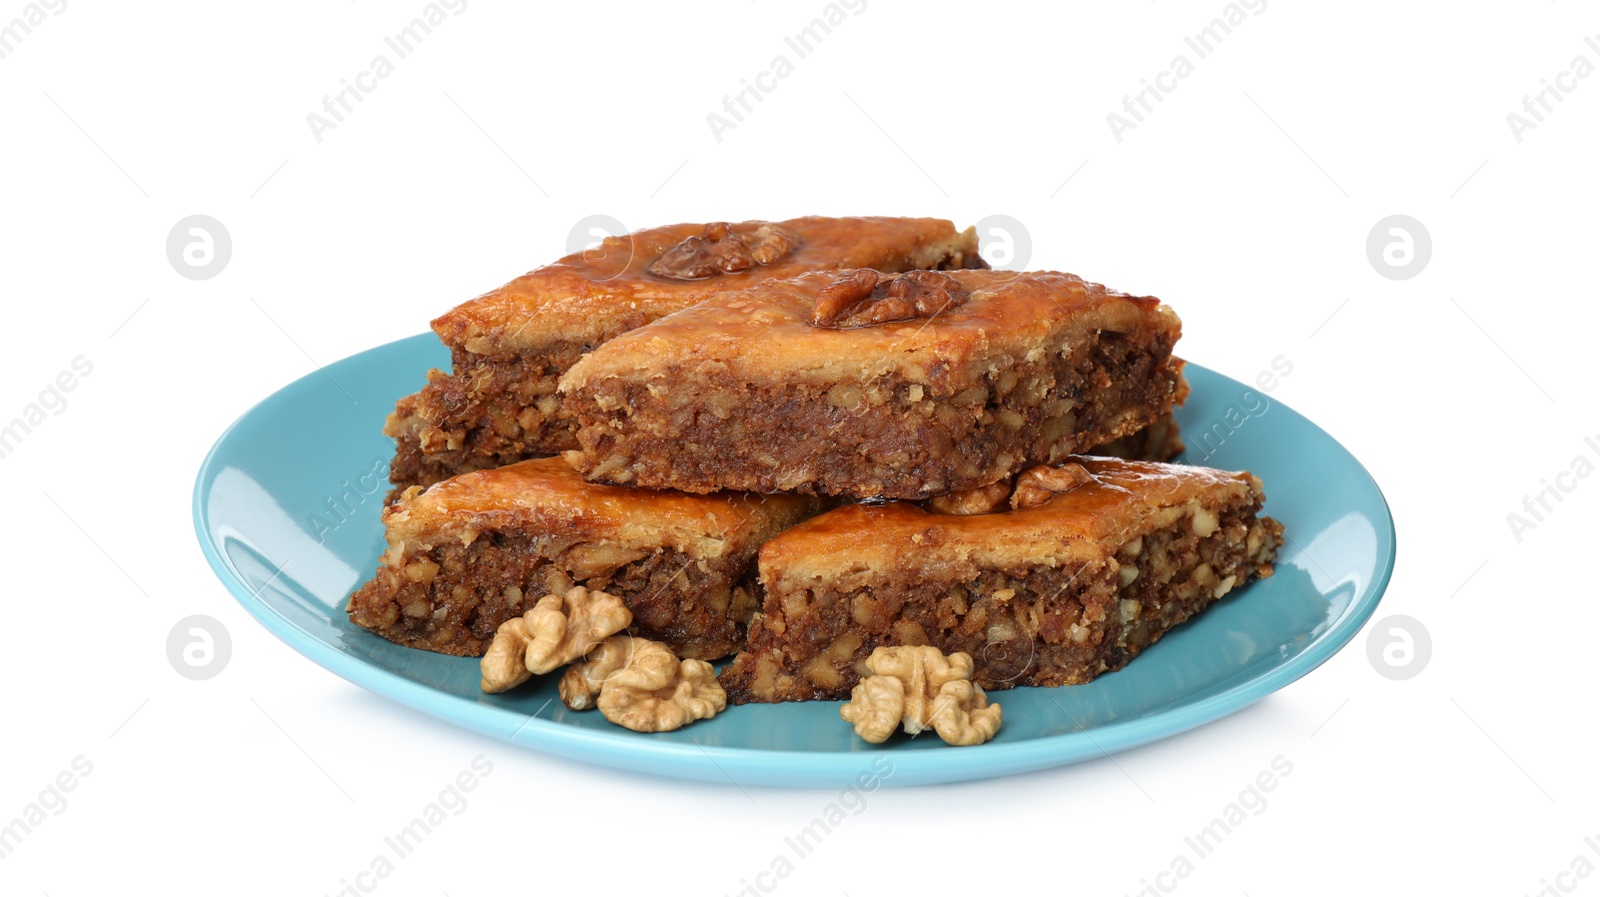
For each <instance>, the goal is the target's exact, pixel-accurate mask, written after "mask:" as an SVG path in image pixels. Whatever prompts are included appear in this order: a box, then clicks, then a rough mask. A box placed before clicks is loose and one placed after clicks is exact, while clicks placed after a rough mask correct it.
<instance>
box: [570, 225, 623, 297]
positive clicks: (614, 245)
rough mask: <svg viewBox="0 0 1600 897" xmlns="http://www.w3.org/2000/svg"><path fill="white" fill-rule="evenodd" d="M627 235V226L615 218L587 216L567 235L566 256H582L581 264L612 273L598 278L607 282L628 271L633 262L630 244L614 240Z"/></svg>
mask: <svg viewBox="0 0 1600 897" xmlns="http://www.w3.org/2000/svg"><path fill="white" fill-rule="evenodd" d="M627 235H628V228H627V226H626V225H624V224H623V223H622V222H621V221H619V220H617V219H616V218H613V217H611V216H610V215H590V216H589V217H587V218H584V219H582V220H580V221H579V222H578V223H577V224H574V225H573V226H572V230H570V231H568V232H567V255H578V254H579V253H582V254H583V261H584V263H585V264H587V265H590V266H592V267H594V268H596V269H598V270H602V271H609V272H614V273H611V274H609V275H607V276H606V277H603V278H601V280H602V281H605V280H610V279H611V278H613V277H616V276H617V275H619V274H621V273H623V272H624V271H626V270H628V265H630V264H631V263H632V262H633V241H632V240H622V239H617V238H619V237H626V236H627Z"/></svg>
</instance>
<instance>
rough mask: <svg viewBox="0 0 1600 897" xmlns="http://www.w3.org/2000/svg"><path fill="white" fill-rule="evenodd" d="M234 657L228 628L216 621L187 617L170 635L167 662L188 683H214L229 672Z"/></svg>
mask: <svg viewBox="0 0 1600 897" xmlns="http://www.w3.org/2000/svg"><path fill="white" fill-rule="evenodd" d="M232 656H233V638H232V637H231V636H229V635H228V627H226V626H223V625H222V621H221V620H218V619H216V618H214V617H208V616H206V615H205V614H195V615H194V616H192V617H184V618H183V619H181V620H179V621H178V622H177V624H176V625H174V626H173V627H172V631H171V632H168V633H167V662H168V663H170V664H172V668H173V669H174V670H176V671H177V673H178V675H180V676H182V677H183V678H185V679H192V680H194V681H196V682H201V681H204V680H206V679H213V678H215V677H216V676H217V675H218V674H220V673H221V672H222V671H223V670H225V669H227V667H228V659H229V658H231V657H232Z"/></svg>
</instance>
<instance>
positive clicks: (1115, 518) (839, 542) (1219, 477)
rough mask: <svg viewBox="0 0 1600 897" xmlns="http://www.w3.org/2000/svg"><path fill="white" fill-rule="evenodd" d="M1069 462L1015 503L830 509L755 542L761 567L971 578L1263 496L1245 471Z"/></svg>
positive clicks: (1062, 559) (765, 571)
mask: <svg viewBox="0 0 1600 897" xmlns="http://www.w3.org/2000/svg"><path fill="white" fill-rule="evenodd" d="M1073 464H1077V465H1081V467H1082V470H1083V472H1085V473H1086V474H1087V478H1084V479H1082V482H1081V484H1079V485H1076V486H1074V487H1072V488H1070V489H1069V490H1068V491H1065V492H1062V493H1060V494H1056V495H1055V496H1054V497H1053V498H1049V499H1048V500H1046V501H1044V502H1043V503H1042V504H1039V505H1037V506H1034V507H1024V509H1022V510H1012V509H1011V505H1010V504H1009V503H1001V504H1000V510H998V511H996V512H994V513H990V514H974V515H958V514H940V513H936V512H932V511H929V510H925V509H924V508H922V507H920V506H918V505H915V504H912V503H910V502H898V501H897V502H889V503H887V504H854V505H846V506H844V507H842V508H838V509H836V510H833V511H829V512H828V513H826V514H822V515H821V516H818V517H813V518H812V519H810V520H808V521H806V522H805V523H802V524H800V525H799V526H796V527H794V528H793V529H790V530H788V531H787V532H785V533H783V534H782V535H779V536H778V537H777V538H775V539H773V540H772V541H770V542H768V543H767V544H766V545H765V546H763V547H762V549H761V562H760V563H761V575H762V577H763V579H764V580H765V581H766V582H767V584H768V585H769V586H772V585H775V583H774V582H773V580H772V577H773V576H775V575H777V574H778V572H779V571H781V572H782V574H783V575H784V576H785V577H787V578H789V579H790V580H797V581H799V582H798V583H797V584H799V585H803V580H805V579H807V578H818V577H821V578H827V579H836V578H838V577H841V576H848V575H849V574H851V573H852V572H855V571H863V570H880V571H881V570H888V569H894V568H895V567H897V566H898V567H904V566H914V567H916V568H918V569H924V570H926V571H927V572H928V574H929V575H930V577H932V578H938V575H937V570H936V569H935V568H938V567H940V566H949V567H951V568H952V570H951V574H952V576H954V577H959V578H970V577H971V576H972V575H974V571H975V570H976V569H977V568H992V567H996V566H998V567H1008V566H1009V567H1017V566H1025V565H1033V564H1038V563H1051V562H1054V563H1059V564H1065V563H1082V562H1086V561H1092V560H1095V559H1097V558H1102V557H1105V556H1108V555H1110V554H1113V553H1115V552H1116V551H1117V549H1118V548H1119V547H1120V546H1121V545H1122V544H1123V543H1124V542H1126V541H1128V540H1129V539H1132V538H1133V537H1134V536H1135V535H1137V534H1138V533H1140V532H1142V528H1145V527H1153V526H1159V525H1166V524H1163V522H1162V521H1163V519H1164V518H1168V517H1170V518H1172V519H1173V520H1176V519H1177V517H1179V516H1180V515H1181V514H1182V513H1184V512H1185V511H1186V510H1192V508H1193V507H1198V506H1201V505H1206V506H1213V505H1214V504H1216V503H1235V502H1238V501H1241V500H1244V499H1246V498H1247V497H1253V498H1254V499H1256V500H1259V499H1260V497H1261V481H1260V480H1258V479H1257V478H1256V477H1255V476H1254V475H1252V474H1250V473H1247V472H1230V471H1224V470H1213V469H1210V468H1205V467H1190V466H1187V465H1181V464H1162V463H1157V462H1154V461H1123V460H1120V459H1117V458H1102V457H1091V456H1087V455H1073V456H1071V457H1070V458H1068V459H1067V461H1065V462H1063V463H1062V464H1060V465H1055V467H1057V468H1066V467H1070V466H1071V465H1073ZM1030 472H1031V471H1030ZM1028 473H1029V472H1024V473H1023V474H1022V477H1023V478H1027V476H1028ZM1191 501H1195V502H1196V505H1194V506H1190V505H1189V502H1191ZM1023 504H1024V505H1026V502H1024V503H1023Z"/></svg>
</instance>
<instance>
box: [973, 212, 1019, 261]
mask: <svg viewBox="0 0 1600 897" xmlns="http://www.w3.org/2000/svg"><path fill="white" fill-rule="evenodd" d="M974 227H975V228H976V229H977V231H978V255H980V256H983V260H984V261H986V262H988V263H989V267H991V268H1009V269H1010V270H1012V271H1022V270H1026V268H1027V266H1028V260H1029V259H1031V258H1033V238H1032V237H1031V236H1029V235H1028V229H1027V228H1026V227H1024V226H1023V224H1022V222H1020V221H1018V220H1017V219H1015V218H1012V217H1011V216H1010V215H990V216H988V217H987V218H984V219H983V220H982V221H979V222H978V223H977V224H976V225H974Z"/></svg>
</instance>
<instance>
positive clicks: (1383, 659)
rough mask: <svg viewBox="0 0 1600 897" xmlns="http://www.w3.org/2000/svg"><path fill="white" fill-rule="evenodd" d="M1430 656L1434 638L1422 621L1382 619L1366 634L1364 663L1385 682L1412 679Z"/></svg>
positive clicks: (1414, 619) (1399, 617) (1400, 617)
mask: <svg viewBox="0 0 1600 897" xmlns="http://www.w3.org/2000/svg"><path fill="white" fill-rule="evenodd" d="M1432 656H1433V637H1432V636H1430V635H1428V627H1426V626H1424V625H1422V621H1420V620H1418V619H1417V618H1415V617H1408V616H1406V615H1405V614H1395V615H1394V616H1390V617H1384V618H1383V619H1381V620H1379V621H1378V622H1376V623H1374V624H1372V629H1371V630H1370V631H1369V632H1368V633H1367V660H1369V661H1371V662H1372V668H1373V669H1374V670H1377V671H1378V675H1380V676H1382V677H1383V678H1385V679H1393V680H1395V681H1396V682H1401V681H1404V680H1406V679H1415V678H1416V677H1417V676H1419V675H1421V673H1422V671H1423V670H1424V669H1427V666H1428V660H1429V658H1431V657H1432Z"/></svg>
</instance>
